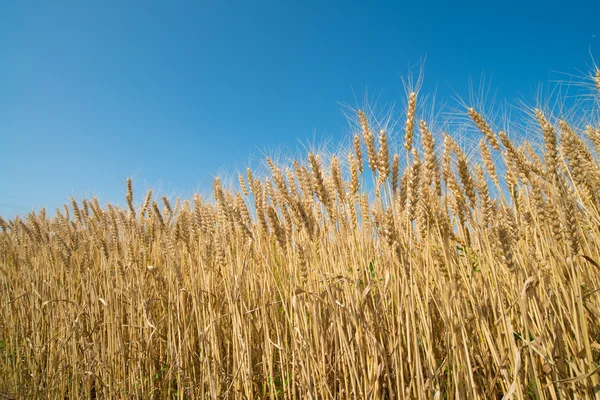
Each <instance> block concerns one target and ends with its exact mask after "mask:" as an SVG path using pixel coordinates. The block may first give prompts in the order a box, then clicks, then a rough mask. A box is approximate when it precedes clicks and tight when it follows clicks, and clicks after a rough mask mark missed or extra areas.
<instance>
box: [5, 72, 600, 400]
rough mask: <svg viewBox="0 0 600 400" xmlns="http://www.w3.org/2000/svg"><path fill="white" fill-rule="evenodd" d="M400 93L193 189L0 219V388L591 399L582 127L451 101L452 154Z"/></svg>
mask: <svg viewBox="0 0 600 400" xmlns="http://www.w3.org/2000/svg"><path fill="white" fill-rule="evenodd" d="M592 79H593V80H594V81H593V82H594V83H593V84H592V85H590V86H591V87H593V88H594V89H595V88H596V87H595V86H594V85H598V90H599V91H600V71H599V72H598V74H595V75H593V76H592ZM597 94H598V93H596V94H595V95H596V96H597ZM593 101H595V105H596V106H597V105H598V102H597V99H596V100H593ZM418 105H419V96H418V94H417V93H414V92H413V93H409V96H408V98H407V107H406V110H407V111H406V115H405V118H406V122H405V123H404V125H403V126H402V131H401V132H400V134H399V135H395V136H394V137H392V136H391V135H390V134H389V132H386V130H380V129H379V128H378V127H377V126H378V125H377V123H376V121H373V119H372V118H371V117H370V116H369V115H368V114H365V113H363V112H362V111H358V113H357V115H356V121H357V124H356V135H355V136H354V137H353V138H352V139H351V140H349V141H348V142H349V145H348V147H347V148H348V149H349V150H350V151H349V152H348V154H344V155H343V156H341V155H339V154H338V155H326V154H315V153H311V154H308V155H307V156H306V157H305V158H304V159H299V160H295V161H293V162H291V161H290V162H289V163H288V164H287V167H286V166H285V165H279V164H278V163H276V162H274V161H272V160H271V159H267V160H266V161H267V165H268V168H269V173H268V174H266V175H260V177H259V174H258V173H256V171H252V170H250V169H248V170H247V173H245V174H243V175H240V176H239V186H238V185H237V184H236V185H235V187H236V188H239V190H236V189H233V185H225V184H224V183H223V182H222V181H221V180H220V179H215V181H214V187H213V195H212V196H211V198H202V197H200V196H198V195H196V196H194V198H193V199H188V200H179V199H177V201H176V202H170V201H169V199H168V198H167V197H164V196H162V197H158V198H157V197H153V193H152V191H150V192H148V193H147V194H145V196H143V195H142V197H139V198H138V196H137V195H136V196H135V198H134V191H133V187H132V182H131V181H130V180H128V181H127V197H126V200H127V202H126V203H123V204H126V206H125V207H122V208H120V207H117V206H114V205H110V204H108V205H106V206H101V205H100V204H99V202H98V201H97V200H96V199H95V198H93V199H91V200H87V199H83V200H75V199H73V200H72V202H71V203H70V204H67V205H65V206H64V208H62V209H57V210H56V212H55V216H52V217H50V216H48V215H47V211H46V210H44V209H42V210H40V211H39V212H32V213H30V214H29V215H27V216H26V217H23V218H20V217H16V218H14V219H13V220H11V221H5V220H4V219H0V225H1V233H0V257H1V261H0V262H1V264H0V267H1V274H0V284H1V290H0V307H1V311H0V313H1V320H0V376H1V377H2V379H0V394H1V396H6V397H8V398H12V397H47V398H73V399H74V398H186V399H192V398H248V399H266V398H269V399H276V398H277V399H279V398H281V399H304V398H314V399H328V398H342V399H345V398H357V399H363V398H373V399H376V398H390V399H395V398H398V399H405V398H406V399H428V398H435V399H468V398H481V399H494V398H515V399H567V398H575V397H579V398H598V397H599V396H600V375H599V366H600V265H599V264H598V263H599V262H600V214H599V210H600V192H599V188H600V164H599V162H598V154H599V151H600V125H598V124H595V125H594V124H593V123H592V124H591V125H590V124H588V123H587V122H586V123H585V124H583V125H582V124H580V123H579V122H580V121H579V120H577V119H575V120H573V118H570V117H572V116H577V115H578V114H577V113H576V112H572V113H568V114H565V115H564V116H562V115H555V114H553V113H550V112H548V111H547V110H544V109H543V108H540V109H532V110H531V112H530V121H529V122H530V123H529V124H528V125H526V126H527V129H528V131H527V132H526V136H527V138H528V140H525V141H523V140H515V139H514V138H515V137H523V136H525V133H523V132H521V133H520V134H521V135H520V136H517V135H516V134H519V132H517V133H516V134H515V133H513V132H510V131H509V132H504V131H501V130H498V129H496V128H495V127H494V123H493V122H492V121H489V120H486V118H485V114H484V113H483V111H482V110H478V109H477V108H468V109H466V110H464V115H465V117H466V118H468V121H469V124H470V126H471V127H472V128H473V130H474V131H475V130H476V132H477V134H478V135H479V137H478V138H477V139H476V141H477V142H479V140H481V141H480V142H479V145H478V146H477V153H474V154H473V153H467V152H466V151H465V149H464V148H463V146H461V145H459V143H460V140H457V135H452V134H451V132H444V131H442V130H436V129H435V128H432V127H430V125H429V124H428V122H427V121H424V120H421V119H420V118H419V116H418V115H419V107H418ZM563 118H564V119H563ZM580 125H582V126H580ZM432 126H433V125H432ZM376 127H377V128H376ZM524 129H525V128H524ZM393 138H394V139H393ZM399 138H402V140H400V139H399ZM397 142H400V143H397ZM532 143H538V144H541V146H539V148H538V147H536V146H535V145H533V144H532ZM394 149H397V150H394ZM396 151H397V153H395V152H396Z"/></svg>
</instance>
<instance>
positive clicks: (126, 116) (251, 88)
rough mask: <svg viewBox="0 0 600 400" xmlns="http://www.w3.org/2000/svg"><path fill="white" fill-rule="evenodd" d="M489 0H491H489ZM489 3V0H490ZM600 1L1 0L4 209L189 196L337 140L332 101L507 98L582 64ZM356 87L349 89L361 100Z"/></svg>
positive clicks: (342, 131) (337, 117)
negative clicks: (129, 184)
mask: <svg viewBox="0 0 600 400" xmlns="http://www.w3.org/2000/svg"><path fill="white" fill-rule="evenodd" d="M490 4H491V3H490ZM494 7H499V8H497V9H495V8H494ZM598 15H600V2H593V1H585V2H584V1H577V0H575V1H570V2H568V3H564V2H563V3H562V4H561V3H555V4H554V3H552V2H527V1H522V2H511V1H503V2H494V6H491V5H485V2H481V1H479V2H446V1H433V2H407V3H406V4H402V3H401V2H377V1H372V2H363V3H359V2H349V1H348V2H335V1H303V2H296V3H295V4H294V3H292V2H283V1H278V2H275V1H272V2H267V1H253V2H250V1H215V2H204V1H190V2H185V1H172V2H153V1H145V2H133V1H124V0H122V1H102V2H99V1H98V2H92V1H38V2H34V1H26V0H23V1H13V2H9V1H3V2H0V215H1V216H3V217H5V218H7V217H8V218H11V217H14V216H15V215H19V214H24V213H27V212H29V211H31V210H32V209H39V208H40V207H42V206H46V207H48V209H49V211H52V210H54V208H56V207H58V206H60V205H62V204H63V203H65V202H67V201H68V200H69V199H70V197H71V196H74V197H76V198H82V197H91V196H98V197H99V198H100V200H101V201H111V202H123V199H124V193H125V179H126V178H127V177H133V178H134V189H135V190H136V192H137V196H138V199H139V198H140V197H143V196H144V193H143V192H145V191H146V190H147V189H148V188H154V189H155V190H158V191H162V192H163V193H165V194H167V195H174V194H175V195H182V196H190V195H191V193H193V192H194V191H201V192H202V191H206V190H210V188H211V182H212V177H213V176H215V175H216V174H218V173H221V172H223V171H226V172H227V173H232V172H235V170H236V169H237V168H243V169H245V166H246V165H247V164H248V162H250V161H251V160H254V159H257V158H260V157H261V154H263V153H264V152H266V153H269V151H275V152H280V153H282V154H285V153H286V152H288V151H297V150H298V149H299V148H301V144H300V143H306V142H311V143H313V142H314V143H317V144H318V143H320V142H321V141H323V140H326V139H328V140H330V141H333V142H335V141H343V140H345V138H346V136H347V135H348V128H349V127H348V124H347V122H346V119H345V117H344V115H343V113H342V106H341V105H340V103H344V104H349V105H351V106H357V105H362V101H361V99H362V98H363V95H364V93H365V90H366V89H367V88H368V91H369V94H370V95H372V96H379V97H380V99H379V104H388V103H391V102H397V103H398V104H402V102H403V101H404V90H403V86H402V81H401V79H400V78H401V76H404V75H406V73H407V72H408V71H409V67H410V66H413V65H415V64H418V63H419V61H420V60H421V59H422V58H423V57H424V56H426V57H427V61H426V64H425V70H424V72H425V84H424V86H423V91H424V92H428V91H431V90H434V89H435V88H436V87H437V92H438V99H440V100H443V101H449V102H452V98H453V97H456V96H467V95H468V88H469V86H468V85H469V80H474V81H475V82H478V79H479V78H480V77H481V75H482V73H485V74H486V75H487V76H488V77H489V76H490V75H492V76H493V78H492V82H491V88H492V89H494V90H497V91H498V94H499V96H500V97H501V98H506V99H508V100H509V101H510V100H514V99H516V98H517V97H519V96H524V97H526V98H527V97H529V96H530V95H532V94H534V93H535V89H536V85H537V84H539V83H545V82H547V81H548V80H549V79H550V78H552V76H553V75H552V74H551V71H559V72H563V73H567V74H581V73H582V72H588V71H587V69H588V68H589V67H590V66H591V64H592V56H591V55H590V51H591V53H592V55H594V56H595V57H596V59H597V58H598V55H599V51H600V23H598ZM357 98H358V103H357Z"/></svg>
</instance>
